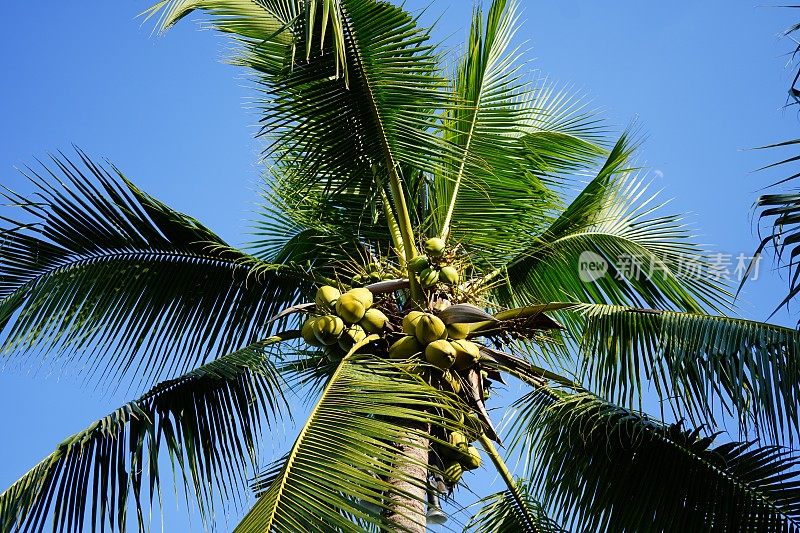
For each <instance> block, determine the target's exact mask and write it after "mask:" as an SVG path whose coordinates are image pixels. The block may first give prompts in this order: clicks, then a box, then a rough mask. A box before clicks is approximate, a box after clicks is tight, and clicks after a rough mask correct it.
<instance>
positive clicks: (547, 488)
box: [517, 388, 800, 532]
mask: <svg viewBox="0 0 800 533" xmlns="http://www.w3.org/2000/svg"><path fill="white" fill-rule="evenodd" d="M517 407H518V409H519V417H518V419H517V423H518V426H517V427H518V428H519V430H520V432H521V435H522V436H523V438H524V439H527V440H528V443H529V447H527V448H526V451H525V453H526V454H530V455H531V458H532V459H534V460H533V461H532V463H531V465H532V466H531V468H532V472H531V479H532V482H533V483H535V485H536V486H537V487H538V493H539V494H541V495H542V497H543V502H542V503H543V504H544V505H545V507H546V508H548V509H551V508H552V509H553V510H554V511H555V513H556V517H557V518H558V517H562V518H564V519H565V520H566V521H567V523H568V524H569V525H570V526H574V527H579V528H580V529H581V530H582V531H675V532H679V531H710V530H714V531H797V530H798V529H800V479H798V475H797V465H798V460H797V457H796V456H795V455H794V454H793V453H790V452H789V451H787V450H785V449H782V448H779V447H776V446H754V444H753V443H752V442H729V443H723V444H716V443H715V440H716V439H715V437H714V436H707V437H705V436H703V435H702V433H701V431H700V430H694V431H690V430H686V429H684V427H683V425H682V424H680V423H678V424H673V425H664V424H662V423H659V422H657V421H654V420H652V419H651V418H649V417H647V416H646V415H642V414H640V413H637V412H634V411H630V410H627V409H624V408H621V407H618V406H615V405H612V404H609V403H608V402H605V401H604V400H601V399H599V398H598V397H596V396H594V395H591V394H589V393H581V394H566V393H563V392H559V391H555V390H552V389H547V388H543V389H540V390H537V391H534V392H532V393H530V394H528V395H527V396H525V397H524V398H522V399H521V400H520V401H519V402H518V403H517Z"/></svg>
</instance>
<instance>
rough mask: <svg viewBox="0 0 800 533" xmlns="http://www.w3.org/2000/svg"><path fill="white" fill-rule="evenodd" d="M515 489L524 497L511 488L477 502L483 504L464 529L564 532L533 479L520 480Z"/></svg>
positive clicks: (476, 532)
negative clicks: (537, 493)
mask: <svg viewBox="0 0 800 533" xmlns="http://www.w3.org/2000/svg"><path fill="white" fill-rule="evenodd" d="M515 489H516V491H517V493H518V494H520V495H521V496H522V498H516V497H515V496H514V494H512V492H511V491H510V490H505V491H502V492H497V493H495V494H491V495H489V496H487V497H485V498H483V499H482V500H481V501H479V502H478V503H477V504H476V505H479V506H481V508H480V509H479V510H478V512H477V513H475V515H474V516H472V518H470V521H469V522H468V523H467V525H466V526H465V527H464V531H465V532H466V531H471V532H474V533H520V532H522V533H562V532H565V531H566V530H564V529H562V528H561V527H560V526H559V525H558V524H556V523H555V522H554V521H553V520H552V519H550V518H548V516H547V513H546V512H545V509H544V508H543V507H542V504H541V503H539V502H538V501H537V500H536V498H535V497H534V495H533V490H532V487H531V486H530V483H528V482H526V481H523V480H518V481H517V482H516V484H515Z"/></svg>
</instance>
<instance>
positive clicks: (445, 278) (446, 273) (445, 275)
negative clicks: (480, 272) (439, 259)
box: [439, 266, 459, 285]
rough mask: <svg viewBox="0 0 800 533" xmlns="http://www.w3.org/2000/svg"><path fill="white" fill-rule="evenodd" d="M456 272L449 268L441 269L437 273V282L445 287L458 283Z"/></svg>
mask: <svg viewBox="0 0 800 533" xmlns="http://www.w3.org/2000/svg"><path fill="white" fill-rule="evenodd" d="M458 277H459V276H458V270H456V269H455V268H453V267H451V266H445V267H442V269H441V270H440V271H439V281H441V282H442V283H446V284H447V285H455V284H456V283H458Z"/></svg>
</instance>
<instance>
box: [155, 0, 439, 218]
mask: <svg viewBox="0 0 800 533" xmlns="http://www.w3.org/2000/svg"><path fill="white" fill-rule="evenodd" d="M180 4H182V7H183V8H182V10H180V11H179V12H180V13H181V14H183V13H185V12H186V7H192V8H194V9H207V10H209V11H211V13H212V14H214V15H217V16H216V17H215V23H216V25H217V26H220V27H222V28H223V29H224V30H225V31H229V32H234V33H235V32H237V31H238V24H239V21H240V20H242V19H245V20H247V19H249V18H253V19H254V20H258V19H260V18H261V17H263V16H265V15H262V14H261V13H254V14H251V13H250V11H249V9H248V10H244V9H243V10H241V12H239V13H237V17H236V22H237V24H233V25H230V24H228V19H227V18H225V17H224V16H222V17H220V16H219V14H218V12H217V11H215V9H216V8H217V6H218V5H219V4H223V5H226V4H228V2H217V1H214V0H208V1H203V2H191V3H190V4H189V3H187V2H180ZM320 4H324V5H320ZM328 4H329V2H324V3H320V2H312V3H308V4H307V5H306V4H305V3H303V2H299V1H296V2H295V1H285V2H268V1H265V2H263V3H261V4H259V6H260V7H261V8H262V9H263V10H264V11H266V12H267V15H266V17H267V18H269V19H270V20H272V19H276V20H278V21H280V23H282V24H283V25H284V27H285V28H286V29H285V30H284V31H279V32H277V33H276V34H275V35H274V36H272V37H271V36H265V35H264V34H263V33H262V34H261V36H260V39H252V38H250V36H249V35H247V34H240V35H239V37H240V41H242V42H243V50H242V53H241V54H240V56H239V59H238V60H237V62H238V63H239V64H242V65H243V66H246V67H248V68H250V69H253V70H254V71H255V72H256V77H257V80H258V82H259V84H261V86H262V88H263V92H264V100H263V102H262V103H261V107H262V109H263V114H264V116H263V119H262V126H263V128H262V131H263V132H264V133H265V134H267V135H269V137H270V140H271V142H272V144H271V146H272V148H271V149H270V150H269V152H268V155H269V156H270V157H271V158H272V159H273V160H274V161H275V163H276V164H277V165H278V166H279V167H280V169H281V174H283V175H285V176H292V177H293V179H296V180H299V182H300V183H304V184H305V185H306V186H307V187H313V186H321V187H322V189H323V190H324V191H326V192H339V191H341V190H345V189H358V188H362V189H365V190H373V198H378V196H376V193H377V191H379V190H380V189H381V187H380V186H379V187H378V188H377V189H375V187H374V185H375V183H376V182H378V184H379V185H382V186H387V185H388V183H389V181H388V180H387V176H390V175H392V174H395V173H397V172H398V167H397V165H400V164H408V165H411V166H413V167H416V168H427V167H430V166H431V164H432V163H431V161H432V159H433V158H435V157H437V154H438V148H439V147H440V143H439V142H438V141H437V140H436V138H435V137H434V136H433V135H432V133H431V132H430V127H431V126H432V125H433V121H434V110H436V109H437V108H440V107H442V105H441V103H442V102H443V95H442V91H441V90H440V86H441V85H442V83H443V82H442V80H441V78H439V77H438V75H437V72H436V71H437V68H438V66H437V57H436V56H435V55H434V53H433V51H432V49H431V47H430V46H429V45H427V44H426V41H427V40H428V34H427V33H426V32H425V31H424V30H421V29H419V28H418V27H417V26H416V24H415V20H414V19H413V18H412V17H411V16H410V15H409V14H407V13H406V12H405V11H403V10H402V9H400V8H397V7H395V6H392V5H390V4H388V3H385V2H372V1H369V0H344V1H341V2H335V5H336V9H335V10H329V13H333V12H334V11H336V12H337V13H339V15H336V18H340V20H339V22H340V23H341V30H340V31H341V34H342V39H343V46H344V52H345V55H344V57H346V62H347V72H348V73H349V74H348V76H349V78H348V80H349V81H348V80H345V79H344V78H343V77H341V76H337V62H338V57H337V54H336V53H334V50H335V49H337V48H338V45H337V44H336V43H335V41H338V37H337V38H336V39H334V40H333V41H331V40H330V39H326V40H324V41H322V42H323V46H322V48H320V49H318V48H317V47H316V46H310V47H308V48H307V44H308V43H307V40H308V36H309V35H312V34H313V35H314V36H315V37H314V38H315V39H316V38H321V37H322V29H323V28H324V26H325V25H324V24H323V25H316V24H315V23H314V21H315V20H317V19H316V17H317V16H322V13H323V12H324V9H325V7H326V6H328ZM298 6H299V7H298ZM155 7H158V6H155ZM315 7H317V8H318V9H317V11H318V12H317V11H315V10H314V9H313V8H315ZM172 18H174V17H172ZM172 18H169V19H168V20H172ZM309 31H310V33H309ZM287 33H288V35H289V36H290V37H291V39H292V41H291V42H292V45H293V46H296V47H299V48H301V49H307V50H308V51H309V52H308V57H307V59H306V60H305V61H299V60H297V58H296V57H295V55H294V53H293V51H292V48H293V46H289V47H288V48H287V49H286V51H285V53H284V56H283V62H282V64H281V66H280V67H279V68H274V63H275V61H274V60H275V57H274V53H273V50H274V49H273V46H272V45H273V44H276V43H279V44H281V46H283V43H284V39H285V38H286V34H287ZM334 33H336V34H338V30H337V31H336V32H334ZM265 37H266V38H265ZM265 44H266V45H269V46H267V47H266V48H264V45H265ZM264 54H266V55H268V57H266V58H265V57H263V55H264ZM339 57H341V56H339ZM376 171H377V172H376ZM381 180H382V183H381ZM398 192H399V191H397V190H395V191H393V193H394V194H395V195H396V194H398ZM362 208H363V206H362Z"/></svg>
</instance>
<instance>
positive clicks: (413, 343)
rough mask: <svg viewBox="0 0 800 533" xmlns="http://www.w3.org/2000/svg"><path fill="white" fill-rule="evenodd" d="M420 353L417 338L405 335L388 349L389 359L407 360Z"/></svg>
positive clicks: (420, 348) (420, 347)
mask: <svg viewBox="0 0 800 533" xmlns="http://www.w3.org/2000/svg"><path fill="white" fill-rule="evenodd" d="M421 351H422V346H420V344H419V342H417V338H416V337H413V336H411V335H407V336H405V337H403V338H401V339H400V340H398V341H395V343H394V344H392V345H391V346H390V347H389V357H391V358H392V359H408V358H409V357H411V356H413V355H416V354H418V353H420V352H421Z"/></svg>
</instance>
